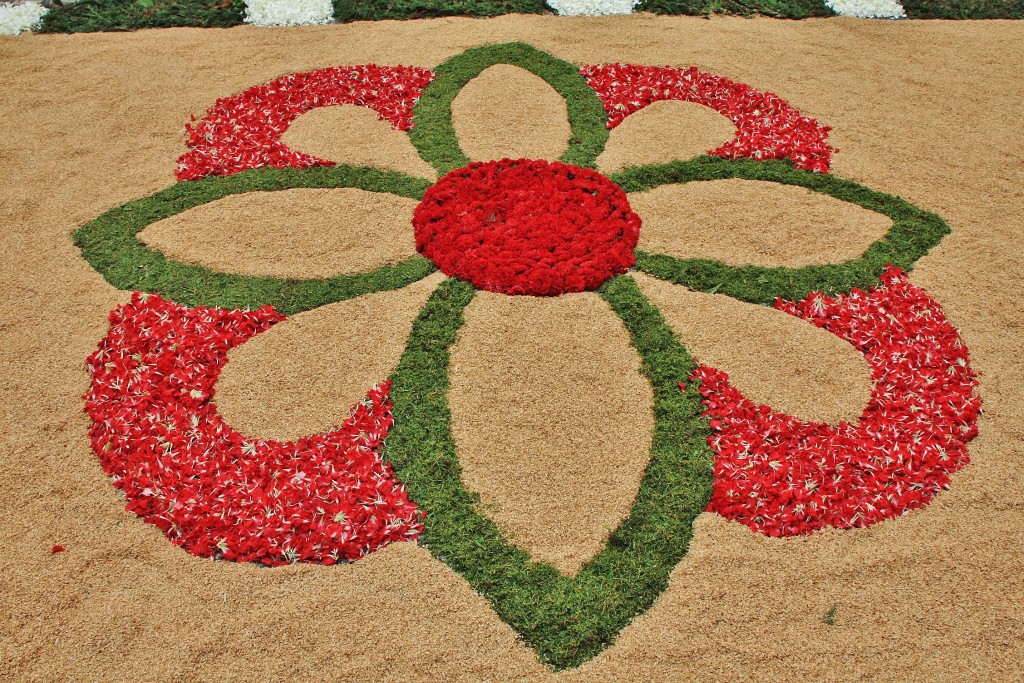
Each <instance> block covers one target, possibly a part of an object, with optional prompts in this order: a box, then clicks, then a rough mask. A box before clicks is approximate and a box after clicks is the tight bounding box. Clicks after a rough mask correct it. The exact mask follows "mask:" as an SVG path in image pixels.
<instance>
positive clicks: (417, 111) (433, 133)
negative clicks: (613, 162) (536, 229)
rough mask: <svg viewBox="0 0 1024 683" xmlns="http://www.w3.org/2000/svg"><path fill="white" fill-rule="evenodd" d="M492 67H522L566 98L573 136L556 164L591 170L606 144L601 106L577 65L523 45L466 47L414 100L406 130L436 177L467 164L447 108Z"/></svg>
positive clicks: (446, 64) (437, 71)
mask: <svg viewBox="0 0 1024 683" xmlns="http://www.w3.org/2000/svg"><path fill="white" fill-rule="evenodd" d="M496 64H505V65H511V66H516V67H520V68H523V69H526V70H527V71H529V72H531V73H533V74H534V75H536V76H538V77H540V78H542V79H543V80H545V81H547V83H548V84H549V85H550V86H551V87H552V88H553V89H554V90H555V91H556V92H557V93H558V94H559V95H561V96H562V97H563V98H564V99H565V106H566V110H567V115H568V120H569V127H570V129H571V131H572V137H571V138H570V139H569V144H568V147H567V149H566V150H565V152H564V153H563V154H562V155H561V156H560V157H559V158H558V160H559V161H562V162H564V163H566V164H571V165H573V166H581V167H583V168H592V167H593V165H594V161H595V160H596V159H597V157H598V155H599V154H600V153H601V151H602V150H603V149H604V145H605V142H606V141H607V140H608V130H607V128H606V123H607V118H606V116H605V114H604V111H603V110H602V108H601V102H600V101H599V100H598V99H597V96H596V94H595V93H594V91H593V90H592V89H591V88H590V87H589V86H588V85H587V82H586V81H585V80H584V78H583V76H582V75H581V74H580V72H579V69H578V68H577V67H576V66H574V65H572V64H570V63H568V62H565V61H562V60H560V59H556V58H555V57H552V56H551V55H549V54H547V53H546V52H541V51H540V50H538V49H536V48H534V47H531V46H530V45H527V44H525V43H504V44H500V45H487V46H484V47H477V48H471V49H469V50H466V51H465V52H462V53H461V54H458V55H456V56H454V57H452V58H451V59H449V60H448V61H446V62H444V63H443V64H441V65H439V66H438V67H437V69H436V73H437V78H436V79H435V80H434V81H433V83H432V84H431V85H428V86H427V87H426V88H425V89H424V90H423V96H422V97H421V98H420V99H419V101H417V102H416V106H415V107H414V110H413V111H414V116H415V121H416V125H415V126H414V127H413V128H412V129H411V130H409V139H410V140H411V141H412V143H413V145H415V146H416V149H418V150H419V153H420V156H421V157H423V159H424V160H425V161H427V162H428V163H430V164H431V165H432V166H433V167H434V168H436V169H437V172H438V174H439V175H443V174H445V173H448V172H449V171H452V170H455V169H457V168H460V167H462V166H465V165H467V164H468V163H469V162H470V158H469V157H468V156H467V155H466V152H465V151H464V150H463V149H462V147H461V146H460V143H459V138H458V135H457V134H456V132H455V127H454V125H453V122H452V105H453V102H454V101H455V99H456V97H458V95H459V93H460V92H461V91H462V89H463V88H465V87H466V85H467V84H468V83H470V82H471V81H472V80H473V79H475V78H477V77H478V76H479V75H480V74H481V73H482V72H483V71H484V70H486V69H488V68H489V67H492V66H494V65H496Z"/></svg>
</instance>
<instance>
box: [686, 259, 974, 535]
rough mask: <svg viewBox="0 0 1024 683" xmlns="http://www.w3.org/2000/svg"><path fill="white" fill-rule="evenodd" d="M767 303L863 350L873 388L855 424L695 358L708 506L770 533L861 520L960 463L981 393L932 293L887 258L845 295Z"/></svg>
mask: <svg viewBox="0 0 1024 683" xmlns="http://www.w3.org/2000/svg"><path fill="white" fill-rule="evenodd" d="M776 308H778V309H779V310H782V311H785V312H786V313H789V314H790V315H794V316H798V317H800V318H802V319H804V320H809V321H811V322H812V323H814V324H815V325H817V326H818V327H822V328H824V329H826V330H828V331H829V332H831V333H833V334H835V335H838V336H839V337H841V338H843V339H845V340H846V341H848V342H850V343H851V344H853V346H854V347H855V348H856V349H857V350H858V351H860V352H861V353H862V354H864V357H865V358H866V359H867V362H868V364H869V366H870V367H871V374H872V379H873V380H874V382H875V384H874V389H873V391H872V395H871V400H870V402H869V403H868V406H867V408H865V410H864V413H863V414H862V415H861V418H860V420H859V421H858V422H857V423H856V424H846V423H841V424H840V425H839V426H837V427H832V426H829V425H827V424H818V423H807V422H802V421H800V420H798V419H797V418H794V417H792V416H789V415H783V414H780V413H773V412H772V411H771V410H770V409H769V408H768V407H767V406H758V405H755V404H754V403H752V402H751V401H749V400H747V399H745V398H744V397H743V396H742V394H740V392H739V391H738V390H736V388H735V387H733V386H731V385H730V384H729V382H728V376H727V375H726V374H725V373H724V372H720V371H718V370H715V369H713V368H709V367H706V366H700V367H699V369H698V370H697V371H696V372H694V374H693V375H692V376H691V378H690V379H691V380H700V382H701V386H700V393H701V395H702V396H704V401H703V402H704V405H705V415H707V416H708V417H710V418H711V428H712V430H713V433H712V435H711V436H710V437H709V438H708V443H709V444H710V445H711V447H712V448H713V450H714V451H715V454H716V458H715V485H714V493H713V494H712V497H711V503H710V505H709V507H708V509H709V510H710V511H713V512H717V513H718V514H720V515H723V516H725V517H727V518H729V519H731V520H734V521H737V522H742V523H743V524H746V525H747V526H748V527H750V528H751V529H754V530H756V531H760V532H761V533H764V534H767V535H769V536H790V535H794V534H804V533H809V532H811V531H815V530H817V529H822V528H824V527H827V526H832V527H838V528H840V529H847V528H850V527H863V526H867V525H869V524H873V523H875V522H878V521H881V520H883V519H889V518H892V517H896V516H899V515H901V514H903V513H904V512H906V511H907V510H912V509H915V508H919V507H922V506H923V505H925V504H926V503H927V502H928V501H929V500H930V499H931V498H932V497H933V496H934V495H935V494H936V493H938V492H939V491H940V490H943V489H946V488H948V487H949V475H950V473H951V472H953V471H955V470H958V469H959V468H961V467H963V466H964V465H965V464H967V461H968V455H967V449H966V444H967V442H968V441H970V440H971V439H973V438H974V437H975V436H976V435H977V433H978V426H977V421H978V414H979V412H980V410H981V400H980V399H979V398H978V397H977V396H976V395H975V394H974V390H975V388H976V387H977V385H978V382H977V379H976V375H975V373H974V372H973V371H972V370H971V368H970V365H969V362H968V360H969V359H968V354H967V348H966V347H965V346H964V345H963V343H962V342H961V341H960V336H959V335H958V334H957V331H956V329H955V328H954V327H953V326H952V325H950V324H949V323H948V322H947V321H946V318H945V316H944V315H943V314H942V309H941V307H940V306H939V305H938V303H937V302H936V301H935V300H934V299H932V298H931V297H929V296H928V295H927V294H926V293H925V292H924V291H923V290H921V289H919V288H918V287H915V286H914V285H913V284H911V283H910V281H909V280H908V279H907V277H906V275H904V274H903V273H902V272H901V271H900V270H899V269H898V268H892V267H890V268H889V269H888V270H887V271H886V273H885V275H884V276H883V278H882V284H881V285H880V286H879V287H877V288H874V289H872V290H870V291H867V292H864V291H860V290H857V289H854V290H853V291H852V292H850V293H849V294H847V295H845V296H838V297H835V298H828V297H825V296H822V295H821V294H812V295H811V296H809V297H807V298H805V299H803V300H802V301H799V302H796V303H792V302H786V301H777V302H776Z"/></svg>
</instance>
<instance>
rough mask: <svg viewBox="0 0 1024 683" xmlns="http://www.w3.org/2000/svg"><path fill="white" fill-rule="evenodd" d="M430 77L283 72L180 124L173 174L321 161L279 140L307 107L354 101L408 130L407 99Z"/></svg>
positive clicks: (396, 72)
mask: <svg viewBox="0 0 1024 683" xmlns="http://www.w3.org/2000/svg"><path fill="white" fill-rule="evenodd" d="M432 78H433V72H431V71H430V70H429V69H420V68H416V67H407V66H377V65H376V64H368V65H360V66H335V67H330V68H327V69H318V70H316V71H308V72H306V73H298V74H289V75H287V76H282V77H281V78H278V79H275V80H273V81H271V82H269V83H265V84H264V85H258V86H255V87H253V88H249V89H248V90H246V91H244V92H241V93H239V94H237V95H232V96H231V97H225V98H223V99H221V100H218V101H217V104H216V105H214V106H213V107H211V108H210V110H209V111H208V112H206V116H205V117H203V119H202V120H201V121H200V122H199V123H197V124H196V125H194V126H193V125H188V126H186V132H187V134H188V138H187V140H186V144H187V145H188V146H189V147H190V150H189V151H188V152H186V153H185V154H183V155H182V156H181V158H180V159H178V168H177V170H176V171H175V174H176V175H177V177H178V180H198V179H199V178H204V177H206V176H209V175H231V174H233V173H238V172H239V171H245V170H248V169H254V168H263V167H265V166H270V167H273V168H285V167H288V166H293V167H295V168H308V167H310V166H325V165H327V166H329V165H331V163H332V162H330V161H326V160H324V159H317V158H316V157H313V156H310V155H308V154H302V153H299V152H294V151H292V150H291V149H289V148H288V146H287V145H285V144H284V143H282V142H281V140H280V138H281V135H282V134H283V133H284V132H285V131H286V130H287V129H288V126H289V125H291V123H292V121H294V120H295V119H296V118H298V117H299V116H301V115H302V114H304V113H306V112H307V111H309V110H310V109H313V108H315V107H330V106H336V105H343V104H354V105H359V106H361V107H368V108H370V109H372V110H373V111H375V112H376V113H377V115H378V116H379V117H380V118H381V119H384V120H386V121H388V122H390V123H391V125H392V126H394V127H395V128H396V129H398V130H408V129H409V128H410V127H411V126H412V105H413V103H414V102H415V101H416V98H417V97H419V96H420V93H422V92H423V88H424V87H426V85H427V84H428V83H429V82H430V81H431V79H432ZM383 83H387V84H388V86H387V87H381V85H382V84H383ZM194 120H195V119H194V118H193V121H194Z"/></svg>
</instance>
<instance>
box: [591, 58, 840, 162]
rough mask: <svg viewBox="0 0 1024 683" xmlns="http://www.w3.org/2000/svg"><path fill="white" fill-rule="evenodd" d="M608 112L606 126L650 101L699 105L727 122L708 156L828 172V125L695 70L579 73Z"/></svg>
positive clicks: (772, 97)
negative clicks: (728, 132) (725, 137)
mask: <svg viewBox="0 0 1024 683" xmlns="http://www.w3.org/2000/svg"><path fill="white" fill-rule="evenodd" d="M580 71H581V73H583V75H584V76H586V77H587V83H589V84H590V86H591V87H592V88H593V89H594V91H595V92H597V95H598V97H600V98H601V101H602V102H603V103H604V107H605V110H606V111H607V112H608V127H609V128H615V127H616V126H618V125H619V124H620V123H622V121H623V120H624V119H625V118H626V117H628V116H630V115H632V114H634V113H636V112H638V111H640V110H641V109H643V108H644V107H646V106H647V105H649V104H651V103H653V102H661V101H676V102H693V103H695V104H700V105H703V106H705V107H708V108H710V109H713V110H714V111H717V112H718V113H719V114H721V115H722V116H724V117H726V118H727V119H729V120H730V121H732V123H733V125H735V126H736V134H735V136H734V137H733V139H732V140H730V141H729V142H726V143H725V144H724V145H722V146H721V147H718V148H717V149H713V150H708V152H707V153H708V154H711V155H714V156H720V157H724V158H726V159H737V158H742V157H746V158H750V159H781V158H786V157H788V158H789V159H791V160H792V161H793V163H794V164H795V165H796V166H797V167H798V168H802V169H805V170H808V171H818V172H819V173H827V172H828V169H829V164H830V163H831V158H832V153H833V152H836V151H838V150H836V149H834V148H833V147H832V146H831V145H829V144H828V142H827V140H828V132H829V131H830V130H831V128H830V127H829V126H823V125H821V124H820V123H818V121H817V120H816V119H813V118H811V117H809V116H804V115H802V114H801V113H800V112H799V111H797V110H796V109H795V108H793V106H792V105H790V104H789V103H788V102H786V101H785V100H784V99H782V98H781V97H779V96H778V95H776V94H775V93H772V92H761V91H760V90H757V89H755V88H752V87H750V86H749V85H746V84H745V83H737V82H736V81H733V80H731V79H728V78H725V77H724V76H716V75H715V74H710V73H702V72H700V71H698V70H697V68H696V67H692V66H691V67H688V68H685V69H684V68H679V67H672V66H640V65H636V64H598V65H588V66H584V67H583V68H582V69H580Z"/></svg>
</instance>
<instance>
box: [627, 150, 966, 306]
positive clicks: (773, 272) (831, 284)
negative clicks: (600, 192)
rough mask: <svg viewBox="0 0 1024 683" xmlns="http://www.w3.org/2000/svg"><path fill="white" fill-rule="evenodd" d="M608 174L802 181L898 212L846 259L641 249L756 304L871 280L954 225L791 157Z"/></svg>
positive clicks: (661, 266) (664, 272)
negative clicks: (787, 261) (741, 260)
mask: <svg viewBox="0 0 1024 683" xmlns="http://www.w3.org/2000/svg"><path fill="white" fill-rule="evenodd" d="M610 177H611V179H612V180H613V181H615V182H617V183H618V184H619V186H620V187H622V189H623V190H625V191H626V192H642V191H644V190H650V189H653V188H655V187H659V186H661V185H668V184H672V183H688V182H700V181H704V180H722V179H725V178H740V179H743V180H765V181H770V182H776V183H781V184H785V185H799V186H801V187H806V188H807V189H809V190H813V191H815V192H821V193H822V194H826V195H829V196H831V197H835V198H836V199H839V200H842V201H846V202H852V203H854V204H857V205H859V206H861V207H863V208H865V209H868V210H869V211H875V212H877V213H881V214H883V215H885V216H888V217H889V218H891V219H892V220H893V224H892V227H890V228H889V230H888V231H887V232H886V234H885V235H884V236H883V237H882V238H881V239H879V240H877V241H875V242H874V243H872V245H871V246H870V247H868V249H867V250H866V251H865V252H864V255H863V256H860V257H859V258H855V259H850V260H847V261H844V262H842V263H830V264H823V265H811V266H801V267H795V268H791V267H771V268H770V267H765V266H754V265H745V266H730V265H727V264H725V263H722V262H721V261H714V260H711V259H698V258H691V259H681V258H676V257H675V256H669V255H666V254H649V253H647V252H642V251H638V252H637V254H636V267H637V269H638V270H640V271H642V272H644V273H647V274H648V275H652V276H654V277H657V278H660V279H662V280H667V281H669V282H673V283H675V284H677V285H684V286H685V287H688V288H690V289H693V290H695V291H699V292H711V293H716V292H717V293H719V294H726V295H728V296H731V297H733V298H734V299H739V300H740V301H748V302H750V303H755V304H771V303H772V302H774V300H775V299H776V297H782V298H784V299H788V300H790V301H797V300H799V299H803V298H804V297H806V296H807V295H808V294H810V293H812V292H824V293H826V294H836V293H839V292H848V291H850V290H852V289H854V288H855V287H859V288H861V289H866V288H868V287H873V286H875V285H877V284H878V282H879V281H880V278H881V276H882V274H883V273H884V272H885V269H886V268H887V267H888V266H889V265H895V266H897V267H899V268H902V269H904V270H910V269H911V268H913V265H914V263H915V262H916V261H917V260H918V259H919V258H921V257H922V256H924V255H925V254H927V253H928V251H929V250H930V249H931V248H932V247H934V246H935V245H937V244H938V243H939V241H940V240H941V239H942V237H943V236H944V235H946V234H948V233H949V232H950V228H949V226H948V225H947V224H946V222H945V221H944V220H943V219H942V218H941V217H939V216H937V215H935V214H933V213H929V212H927V211H924V210H922V209H919V208H917V207H916V206H914V205H913V204H911V203H909V202H907V201H906V200H903V199H900V198H899V197H894V196H892V195H888V194H885V193H883V192H876V191H875V190H871V189H869V188H867V187H864V186H863V185H860V184H858V183H855V182H853V181H851V180H843V179H842V178H837V177H835V176H832V175H826V174H822V173H814V172H812V171H803V170H800V169H797V168H794V167H793V165H792V164H791V163H790V162H788V161H751V160H747V159H743V160H727V159H721V158H719V157H713V156H702V157H697V158H696V159H692V160H690V161H675V162H672V163H668V164H658V165H653V166H642V167H634V168H630V169H627V170H625V171H622V172H621V173H613V174H612V175H611V176H610ZM641 230H643V228H641Z"/></svg>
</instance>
